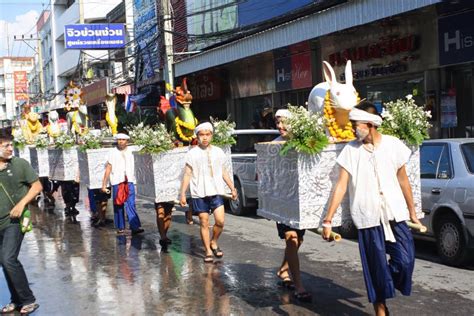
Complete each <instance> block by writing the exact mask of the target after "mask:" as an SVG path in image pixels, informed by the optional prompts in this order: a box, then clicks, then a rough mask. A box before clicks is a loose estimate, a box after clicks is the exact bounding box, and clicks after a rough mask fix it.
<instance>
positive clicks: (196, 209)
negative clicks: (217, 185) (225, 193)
mask: <svg viewBox="0 0 474 316" xmlns="http://www.w3.org/2000/svg"><path fill="white" fill-rule="evenodd" d="M192 203H193V214H196V215H198V214H199V213H209V214H210V213H212V212H214V210H215V209H216V208H218V207H219V206H222V205H224V199H223V198H222V196H220V195H213V196H206V197H203V198H192Z"/></svg>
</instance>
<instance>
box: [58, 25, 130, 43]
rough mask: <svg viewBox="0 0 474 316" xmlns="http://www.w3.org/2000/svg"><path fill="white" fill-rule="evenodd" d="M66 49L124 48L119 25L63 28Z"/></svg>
mask: <svg viewBox="0 0 474 316" xmlns="http://www.w3.org/2000/svg"><path fill="white" fill-rule="evenodd" d="M64 37H65V38H64V43H65V45H66V49H112V48H123V47H124V46H125V26H124V24H121V23H114V24H112V23H107V24H72V25H66V26H64Z"/></svg>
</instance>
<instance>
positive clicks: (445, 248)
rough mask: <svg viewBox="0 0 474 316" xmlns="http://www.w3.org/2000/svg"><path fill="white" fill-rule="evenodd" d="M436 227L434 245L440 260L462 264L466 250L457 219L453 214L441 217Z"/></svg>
mask: <svg viewBox="0 0 474 316" xmlns="http://www.w3.org/2000/svg"><path fill="white" fill-rule="evenodd" d="M437 227H438V229H437V232H436V246H437V248H438V254H439V256H440V258H441V261H442V262H443V263H445V264H447V265H451V266H460V265H463V264H464V263H465V261H466V260H467V255H468V251H467V249H466V247H465V246H466V241H465V239H464V233H463V230H462V226H461V223H460V222H459V220H458V219H457V218H456V217H454V216H449V217H443V218H441V219H440V221H439V223H438V225H437Z"/></svg>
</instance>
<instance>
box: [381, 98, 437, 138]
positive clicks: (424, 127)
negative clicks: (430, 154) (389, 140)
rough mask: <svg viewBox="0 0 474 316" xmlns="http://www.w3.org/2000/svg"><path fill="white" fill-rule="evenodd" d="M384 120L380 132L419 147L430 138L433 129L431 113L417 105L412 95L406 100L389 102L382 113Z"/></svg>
mask: <svg viewBox="0 0 474 316" xmlns="http://www.w3.org/2000/svg"><path fill="white" fill-rule="evenodd" d="M382 117H383V118H384V120H383V123H382V125H381V126H380V127H379V131H380V132H381V133H382V134H386V135H392V136H395V137H397V138H399V139H401V140H404V141H405V142H406V143H407V144H408V145H415V146H419V145H421V143H422V142H423V141H424V140H425V139H428V138H429V134H428V129H429V128H430V127H431V124H430V123H429V121H428V119H429V118H430V117H431V113H430V111H424V110H423V108H422V107H419V106H417V105H416V104H415V100H413V98H412V96H411V95H408V96H407V98H406V100H400V99H399V100H397V101H395V102H388V103H386V104H385V108H384V110H383V111H382Z"/></svg>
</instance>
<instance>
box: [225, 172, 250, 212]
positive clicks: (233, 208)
mask: <svg viewBox="0 0 474 316" xmlns="http://www.w3.org/2000/svg"><path fill="white" fill-rule="evenodd" d="M234 182H235V183H234V186H235V190H236V191H237V199H236V200H235V201H234V200H229V209H230V212H231V213H232V214H233V215H238V216H242V215H246V214H247V208H245V207H244V205H243V203H242V201H243V199H244V198H245V197H244V195H243V194H242V186H241V185H240V182H239V181H238V180H235V181H234Z"/></svg>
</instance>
